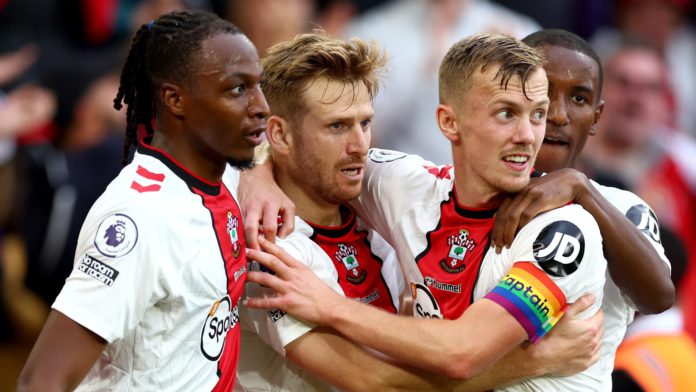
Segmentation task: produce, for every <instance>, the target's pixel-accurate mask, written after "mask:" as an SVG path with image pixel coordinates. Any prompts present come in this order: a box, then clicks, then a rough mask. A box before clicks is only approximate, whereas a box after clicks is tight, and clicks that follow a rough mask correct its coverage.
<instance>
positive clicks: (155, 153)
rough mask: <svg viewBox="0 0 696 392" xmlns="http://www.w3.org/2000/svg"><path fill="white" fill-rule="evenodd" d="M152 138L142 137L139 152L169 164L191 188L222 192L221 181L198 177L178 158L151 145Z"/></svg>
mask: <svg viewBox="0 0 696 392" xmlns="http://www.w3.org/2000/svg"><path fill="white" fill-rule="evenodd" d="M151 140H152V137H151V136H146V137H144V138H142V139H140V142H139V143H138V149H137V151H138V153H139V154H142V155H148V156H151V157H153V158H155V159H157V160H159V161H160V162H162V163H163V164H164V165H165V166H167V167H168V168H169V170H171V171H173V172H174V174H176V175H177V176H178V177H179V178H181V179H182V180H183V181H184V182H185V183H186V185H188V186H189V187H190V188H195V189H198V190H200V191H201V192H203V193H205V194H208V195H211V196H217V195H218V194H220V185H221V182H217V183H213V182H210V181H206V180H204V179H202V178H200V177H198V176H197V175H195V174H193V172H191V171H190V170H189V169H187V168H186V167H184V166H183V165H182V164H180V163H179V162H177V161H176V159H174V158H173V157H172V156H171V155H169V154H167V153H166V152H164V151H162V150H160V149H158V148H155V147H152V146H151V145H150V141H151Z"/></svg>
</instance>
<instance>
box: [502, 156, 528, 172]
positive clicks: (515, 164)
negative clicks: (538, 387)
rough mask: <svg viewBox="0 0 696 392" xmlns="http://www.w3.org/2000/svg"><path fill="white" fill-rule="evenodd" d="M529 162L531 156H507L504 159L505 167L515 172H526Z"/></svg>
mask: <svg viewBox="0 0 696 392" xmlns="http://www.w3.org/2000/svg"><path fill="white" fill-rule="evenodd" d="M528 161H529V156H528V155H524V154H514V155H506V156H504V157H503V162H504V163H505V165H506V166H507V167H509V168H510V169H513V170H524V169H525V168H526V167H527V162H528Z"/></svg>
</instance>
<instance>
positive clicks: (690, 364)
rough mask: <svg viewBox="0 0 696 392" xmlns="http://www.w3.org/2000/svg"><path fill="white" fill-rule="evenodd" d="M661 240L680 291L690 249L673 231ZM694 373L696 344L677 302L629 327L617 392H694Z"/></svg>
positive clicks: (616, 370) (616, 367)
mask: <svg viewBox="0 0 696 392" xmlns="http://www.w3.org/2000/svg"><path fill="white" fill-rule="evenodd" d="M661 237H662V244H663V245H664V247H665V253H666V255H667V257H669V260H670V261H671V263H672V282H674V286H675V287H677V288H679V284H680V282H681V280H682V277H683V276H684V270H685V269H686V249H685V248H684V244H683V243H682V242H681V241H680V240H679V238H677V236H675V235H674V233H672V232H671V231H669V230H662V233H661ZM694 373H696V343H694V340H693V338H692V337H691V336H690V335H688V334H687V333H686V332H685V331H684V321H683V314H682V309H681V307H680V306H679V302H678V301H677V303H676V304H675V305H674V306H673V307H672V308H671V309H669V310H667V311H665V312H663V313H660V314H653V315H649V316H644V315H639V316H637V317H636V319H635V321H634V322H633V324H631V325H630V326H629V327H628V331H627V333H626V338H624V341H623V343H622V344H621V346H620V347H619V350H618V351H617V352H616V362H615V365H614V373H613V375H612V379H613V384H614V385H613V386H614V392H637V391H644V392H663V391H675V392H688V391H691V390H693V382H694V381H693V375H694Z"/></svg>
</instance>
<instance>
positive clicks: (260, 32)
mask: <svg viewBox="0 0 696 392" xmlns="http://www.w3.org/2000/svg"><path fill="white" fill-rule="evenodd" d="M314 3H315V2H314V0H254V1H246V0H230V1H229V3H228V5H227V15H226V17H227V19H228V20H229V21H230V22H232V23H234V24H235V25H236V26H239V29H240V30H242V31H243V32H244V34H246V36H247V37H249V39H250V40H251V42H253V43H254V45H255V46H256V48H257V49H258V50H259V55H261V57H263V56H264V55H265V53H266V51H267V50H268V48H270V47H271V46H272V45H274V44H276V43H278V42H283V41H289V40H290V39H292V38H293V37H294V36H295V35H297V34H299V33H302V32H305V31H307V30H309V29H310V22H311V20H312V19H313V17H314V12H315V4H314Z"/></svg>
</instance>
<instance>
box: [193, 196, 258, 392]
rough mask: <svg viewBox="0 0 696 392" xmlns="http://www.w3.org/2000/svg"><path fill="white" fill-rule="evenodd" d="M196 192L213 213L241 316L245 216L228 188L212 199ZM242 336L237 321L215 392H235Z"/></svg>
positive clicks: (229, 290) (220, 362) (230, 291)
mask: <svg viewBox="0 0 696 392" xmlns="http://www.w3.org/2000/svg"><path fill="white" fill-rule="evenodd" d="M193 191H194V192H195V193H196V194H198V195H200V196H201V197H202V198H203V205H204V206H205V208H207V209H208V210H209V211H210V215H211V218H212V220H213V229H214V230H215V235H216V236H217V240H218V245H219V247H220V254H221V256H222V258H223V259H224V260H223V261H224V263H225V265H224V269H225V274H226V275H227V295H229V297H230V301H231V307H232V309H233V314H237V312H236V311H234V309H236V308H237V307H238V306H239V300H240V298H241V297H242V292H243V290H244V283H245V282H246V246H245V239H244V226H243V225H242V213H241V211H240V210H239V206H238V205H237V202H236V201H235V200H234V198H233V197H232V194H231V193H230V191H229V190H228V189H227V187H226V186H224V184H223V186H221V187H220V193H219V194H217V195H209V194H206V193H204V192H202V191H200V190H198V189H196V188H193ZM240 336H241V335H240V326H239V323H238V322H236V320H235V323H234V325H232V326H230V329H229V330H228V331H227V335H226V336H225V346H224V349H223V352H222V355H221V356H220V359H219V360H218V365H217V368H218V376H219V377H220V379H219V380H218V382H217V384H216V385H215V387H214V388H213V391H214V392H217V391H231V390H232V388H233V387H234V380H235V377H236V374H237V363H238V361H239V340H240Z"/></svg>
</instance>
